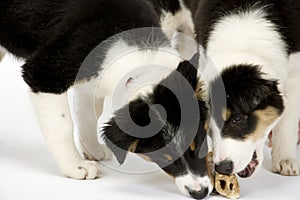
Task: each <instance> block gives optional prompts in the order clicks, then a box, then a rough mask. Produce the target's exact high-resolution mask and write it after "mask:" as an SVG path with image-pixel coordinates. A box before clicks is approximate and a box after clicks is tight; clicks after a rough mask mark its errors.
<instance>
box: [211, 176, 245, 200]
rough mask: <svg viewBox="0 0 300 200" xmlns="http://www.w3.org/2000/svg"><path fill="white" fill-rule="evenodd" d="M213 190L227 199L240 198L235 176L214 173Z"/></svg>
mask: <svg viewBox="0 0 300 200" xmlns="http://www.w3.org/2000/svg"><path fill="white" fill-rule="evenodd" d="M215 188H216V190H217V192H218V193H219V194H220V195H222V196H225V197H227V198H229V199H237V198H239V197H240V186H239V182H238V180H237V178H236V176H235V175H222V174H219V173H217V172H215Z"/></svg>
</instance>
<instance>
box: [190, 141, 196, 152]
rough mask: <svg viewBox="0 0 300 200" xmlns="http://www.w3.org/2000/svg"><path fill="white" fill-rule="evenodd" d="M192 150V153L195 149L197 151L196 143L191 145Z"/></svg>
mask: <svg viewBox="0 0 300 200" xmlns="http://www.w3.org/2000/svg"><path fill="white" fill-rule="evenodd" d="M190 149H191V151H195V149H196V144H195V141H193V142H192V144H191V145H190Z"/></svg>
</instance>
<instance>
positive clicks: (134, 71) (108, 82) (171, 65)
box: [98, 40, 182, 106]
mask: <svg viewBox="0 0 300 200" xmlns="http://www.w3.org/2000/svg"><path fill="white" fill-rule="evenodd" d="M181 60H182V59H181V57H180V56H179V54H178V53H177V52H176V50H174V49H173V48H172V47H171V46H167V45H165V46H162V47H157V48H149V49H141V48H139V47H138V46H130V45H128V44H127V43H126V42H124V41H122V40H120V41H118V42H116V43H115V44H114V45H113V46H112V47H111V49H110V50H109V52H108V53H107V56H106V59H105V61H104V62H103V64H102V66H101V74H100V77H99V78H100V81H99V83H98V85H99V87H100V88H99V89H100V92H101V96H111V97H112V98H118V99H119V100H120V101H121V102H122V103H120V106H122V105H121V104H123V105H125V104H126V103H128V101H130V100H132V99H134V98H136V97H137V96H139V95H143V94H146V93H148V92H150V91H151V89H152V87H153V85H155V84H158V83H159V82H160V81H161V80H162V79H163V78H165V77H167V76H168V75H169V74H170V73H171V72H172V71H173V70H175V69H176V68H177V66H178V64H179V62H180V61H181ZM126 98H127V99H126Z"/></svg>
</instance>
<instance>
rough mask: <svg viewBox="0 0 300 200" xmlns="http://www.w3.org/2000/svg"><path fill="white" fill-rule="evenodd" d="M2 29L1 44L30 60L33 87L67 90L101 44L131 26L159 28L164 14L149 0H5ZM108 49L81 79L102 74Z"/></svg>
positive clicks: (26, 73)
mask: <svg viewBox="0 0 300 200" xmlns="http://www.w3.org/2000/svg"><path fill="white" fill-rule="evenodd" d="M0 27H1V30H0V44H1V45H2V46H4V47H5V48H6V49H7V50H8V51H10V52H11V53H13V54H15V55H16V56H19V57H23V58H26V59H27V60H26V63H25V64H24V65H23V78H24V80H25V81H26V83H27V84H28V85H29V86H30V87H31V89H32V91H34V92H49V93H62V92H64V91H66V90H67V89H68V88H69V87H70V86H71V85H72V84H73V83H74V81H75V79H76V76H77V74H78V70H79V67H80V66H81V63H82V62H83V60H84V59H85V57H86V56H87V55H88V53H89V52H91V50H93V49H94V48H95V47H96V46H97V45H98V44H100V43H101V42H102V41H104V40H106V39H107V38H109V37H111V36H113V35H115V34H117V33H120V32H122V31H126V30H129V29H134V28H140V27H159V18H158V17H157V15H156V13H155V11H154V9H152V6H151V5H150V4H149V3H147V2H146V1H144V0H110V1H106V0H86V1H79V0H74V1H73V0H59V1H58V0H54V1H50V0H32V1H22V0H11V1H7V0H4V1H1V2H0ZM162 35H163V34H160V35H159V37H160V38H161V37H162ZM140 40H143V38H140ZM128 43H130V41H128ZM140 43H141V44H142V42H140ZM106 50H107V49H103V50H100V53H101V54H102V56H100V58H99V59H98V60H97V64H98V66H97V65H95V64H93V65H91V66H88V68H87V69H88V70H84V71H82V72H81V73H80V75H79V77H77V78H78V80H80V79H85V78H89V77H92V76H95V75H97V73H98V70H99V66H100V64H101V62H102V61H103V59H104V58H105V55H106ZM98 53H99V52H98Z"/></svg>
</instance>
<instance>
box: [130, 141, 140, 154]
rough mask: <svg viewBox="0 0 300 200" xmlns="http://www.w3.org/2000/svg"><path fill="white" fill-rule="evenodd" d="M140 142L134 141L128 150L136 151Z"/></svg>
mask: <svg viewBox="0 0 300 200" xmlns="http://www.w3.org/2000/svg"><path fill="white" fill-rule="evenodd" d="M138 143H139V140H136V141H134V142H133V143H132V144H131V145H130V146H129V147H128V151H130V152H135V149H136V147H137V145H138Z"/></svg>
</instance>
